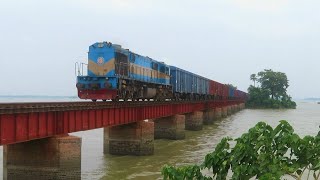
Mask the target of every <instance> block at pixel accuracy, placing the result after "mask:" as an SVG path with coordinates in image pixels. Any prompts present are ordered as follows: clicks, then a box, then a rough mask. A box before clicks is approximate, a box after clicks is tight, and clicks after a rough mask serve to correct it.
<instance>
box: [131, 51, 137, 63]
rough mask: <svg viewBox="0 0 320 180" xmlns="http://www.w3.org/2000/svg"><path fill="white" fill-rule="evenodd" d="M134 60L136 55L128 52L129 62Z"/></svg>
mask: <svg viewBox="0 0 320 180" xmlns="http://www.w3.org/2000/svg"><path fill="white" fill-rule="evenodd" d="M135 61H136V56H135V55H134V54H133V53H130V62H132V63H134V62H135Z"/></svg>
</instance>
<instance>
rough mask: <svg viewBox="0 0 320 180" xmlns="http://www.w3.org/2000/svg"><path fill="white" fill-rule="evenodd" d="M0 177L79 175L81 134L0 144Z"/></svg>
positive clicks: (72, 176) (47, 177) (6, 178)
mask: <svg viewBox="0 0 320 180" xmlns="http://www.w3.org/2000/svg"><path fill="white" fill-rule="evenodd" d="M3 179H4V180H10V179H15V180H20V179H21V180H24V179H37V180H46V179H79V180H80V179H81V138H80V137H76V136H69V135H64V136H54V137H50V138H44V139H39V140H32V141H28V142H22V143H17V144H11V145H4V146H3Z"/></svg>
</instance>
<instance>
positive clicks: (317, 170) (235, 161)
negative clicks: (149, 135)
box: [162, 120, 320, 180]
mask: <svg viewBox="0 0 320 180" xmlns="http://www.w3.org/2000/svg"><path fill="white" fill-rule="evenodd" d="M232 141H235V145H234V146H233V147H231V145H230V142H232ZM205 169H207V170H209V171H210V172H212V175H210V176H209V175H204V174H202V170H205ZM228 172H232V173H230V174H229V175H231V176H232V177H231V179H250V178H257V179H265V180H267V179H268V180H269V179H280V178H281V177H282V176H284V175H289V176H291V177H293V178H295V179H302V175H304V178H307V179H309V178H313V179H316V180H319V179H320V132H319V133H318V135H316V136H314V137H313V136H305V137H304V138H300V137H299V136H298V135H297V134H296V133H294V130H293V128H292V126H291V125H290V124H289V123H288V122H287V121H284V120H282V121H280V124H279V125H278V126H277V127H276V128H274V129H273V128H272V127H271V126H270V125H268V124H266V123H265V122H259V123H258V124H257V125H255V126H254V127H253V128H251V129H250V130H249V131H248V132H247V133H244V134H243V135H242V136H241V137H239V138H237V139H234V140H233V139H231V138H228V137H227V138H223V139H222V140H221V142H220V143H219V144H218V145H217V146H216V148H215V150H214V151H213V152H212V153H209V154H207V155H206V157H205V160H204V162H203V163H202V164H201V165H189V166H183V167H174V166H169V165H165V166H164V167H163V169H162V174H163V177H164V179H174V180H180V179H188V180H191V179H200V180H209V179H218V180H220V179H226V178H227V175H228Z"/></svg>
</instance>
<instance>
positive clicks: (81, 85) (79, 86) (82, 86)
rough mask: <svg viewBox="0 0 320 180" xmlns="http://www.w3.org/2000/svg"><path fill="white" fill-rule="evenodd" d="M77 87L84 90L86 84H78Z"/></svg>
mask: <svg viewBox="0 0 320 180" xmlns="http://www.w3.org/2000/svg"><path fill="white" fill-rule="evenodd" d="M76 86H77V88H78V89H82V88H84V84H81V83H77V85H76Z"/></svg>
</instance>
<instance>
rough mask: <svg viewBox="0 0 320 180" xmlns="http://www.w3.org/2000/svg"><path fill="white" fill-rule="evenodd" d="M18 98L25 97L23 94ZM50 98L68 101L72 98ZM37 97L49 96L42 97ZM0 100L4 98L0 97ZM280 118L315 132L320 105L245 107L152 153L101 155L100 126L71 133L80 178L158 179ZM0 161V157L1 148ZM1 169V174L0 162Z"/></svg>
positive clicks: (306, 131) (159, 145)
mask: <svg viewBox="0 0 320 180" xmlns="http://www.w3.org/2000/svg"><path fill="white" fill-rule="evenodd" d="M20 99H21V101H26V99H24V98H20ZM31 99H33V98H31ZM51 99H54V101H69V100H70V99H71V100H72V99H74V98H70V97H63V98H61V97H55V98H51ZM11 100H12V99H11ZM16 100H19V98H18V99H16ZM75 100H77V99H75ZM6 101H10V100H8V99H7V100H6ZM36 101H49V100H48V99H47V98H45V97H42V98H38V99H36ZM0 102H4V100H3V98H2V99H1V97H0ZM10 102H12V101H10ZM282 119H285V120H288V122H289V123H290V124H291V125H292V126H293V127H294V129H295V131H296V133H298V134H299V135H301V136H304V135H316V134H317V133H318V131H319V125H320V105H319V104H317V103H316V102H298V107H297V109H294V110H250V109H245V110H243V111H240V112H238V113H236V114H234V115H232V116H229V117H228V118H225V119H222V120H218V121H215V122H214V124H213V125H210V126H204V129H203V130H202V131H197V132H192V131H186V139H185V140H178V141H174V140H155V152H154V155H152V156H140V157H139V156H112V155H104V154H103V140H102V139H103V129H96V130H91V131H85V132H77V133H73V135H77V136H80V137H82V167H81V169H82V174H81V176H82V179H132V180H144V179H146V180H147V179H148V180H149V179H160V178H161V173H160V171H161V167H162V166H163V165H165V164H171V165H178V166H179V165H186V164H194V163H201V162H202V160H203V158H204V156H205V155H206V154H207V153H209V152H211V151H213V149H214V148H215V146H216V144H217V143H219V142H220V140H221V139H222V138H223V137H225V136H230V137H233V138H236V137H238V136H240V135H241V134H243V133H244V132H246V131H248V129H249V128H251V127H252V126H254V125H255V124H256V123H257V122H259V121H265V122H267V123H268V124H270V125H272V126H273V127H275V126H276V125H277V124H278V122H279V120H282ZM0 161H2V148H1V149H0ZM0 163H1V164H2V162H0ZM0 170H1V171H0V173H1V174H0V177H2V170H3V169H2V166H0Z"/></svg>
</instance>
